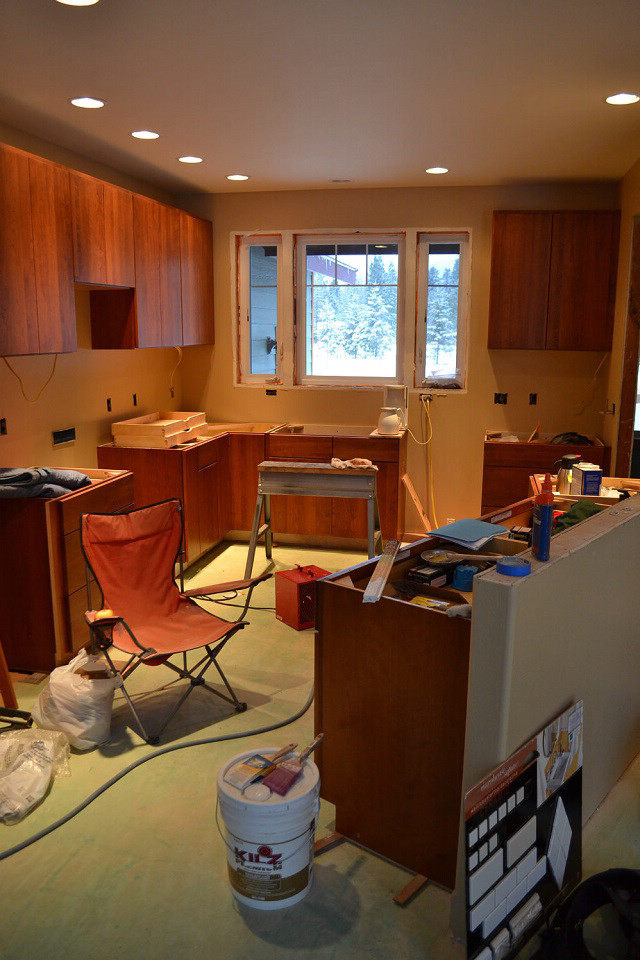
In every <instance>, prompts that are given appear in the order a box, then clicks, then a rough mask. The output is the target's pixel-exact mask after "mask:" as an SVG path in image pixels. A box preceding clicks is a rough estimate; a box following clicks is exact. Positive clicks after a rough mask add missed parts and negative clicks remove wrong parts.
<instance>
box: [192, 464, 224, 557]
mask: <svg viewBox="0 0 640 960" xmlns="http://www.w3.org/2000/svg"><path fill="white" fill-rule="evenodd" d="M221 472H222V468H221V464H220V463H210V464H209V465H208V466H207V467H203V468H202V469H201V470H198V476H197V511H198V538H199V553H201V554H202V553H206V551H207V550H210V549H211V548H212V547H214V546H215V545H216V543H219V541H220V540H221V539H222V533H221V526H220V505H219V494H220V490H219V486H220V485H219V482H218V481H219V478H220V474H221Z"/></svg>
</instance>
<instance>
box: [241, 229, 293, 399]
mask: <svg viewBox="0 0 640 960" xmlns="http://www.w3.org/2000/svg"><path fill="white" fill-rule="evenodd" d="M251 247H276V249H277V273H276V344H277V346H276V369H275V373H251V317H250V312H249V307H250V285H249V279H250V272H249V251H250V249H251ZM235 262H236V322H237V338H236V379H237V382H238V383H247V384H254V385H256V386H259V385H261V384H265V383H276V384H281V383H282V377H283V355H284V353H285V341H286V336H287V332H286V323H285V317H284V300H285V297H284V296H283V289H284V287H283V270H284V251H283V237H282V234H280V233H265V234H236V255H235Z"/></svg>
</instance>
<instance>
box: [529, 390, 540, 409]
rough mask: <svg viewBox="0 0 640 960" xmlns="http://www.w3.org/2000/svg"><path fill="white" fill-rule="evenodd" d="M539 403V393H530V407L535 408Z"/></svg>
mask: <svg viewBox="0 0 640 960" xmlns="http://www.w3.org/2000/svg"><path fill="white" fill-rule="evenodd" d="M537 402H538V394H537V393H530V394H529V406H531V407H535V405H536V403H537Z"/></svg>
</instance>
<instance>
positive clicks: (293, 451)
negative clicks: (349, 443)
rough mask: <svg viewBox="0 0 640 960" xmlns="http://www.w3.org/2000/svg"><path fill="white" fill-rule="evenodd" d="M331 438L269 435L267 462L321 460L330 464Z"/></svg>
mask: <svg viewBox="0 0 640 960" xmlns="http://www.w3.org/2000/svg"><path fill="white" fill-rule="evenodd" d="M332 449H333V446H332V440H331V437H292V436H280V435H279V434H273V433H269V434H267V460H281V459H287V460H299V461H300V462H301V463H303V462H304V461H305V460H307V459H309V460H319V461H325V462H326V463H329V462H330V460H331V457H332V456H333V453H332Z"/></svg>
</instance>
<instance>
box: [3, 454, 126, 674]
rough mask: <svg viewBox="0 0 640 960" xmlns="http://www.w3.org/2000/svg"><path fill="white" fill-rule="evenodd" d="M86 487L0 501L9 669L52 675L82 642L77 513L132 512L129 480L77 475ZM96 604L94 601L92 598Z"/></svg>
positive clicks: (122, 475) (83, 594) (83, 593)
mask: <svg viewBox="0 0 640 960" xmlns="http://www.w3.org/2000/svg"><path fill="white" fill-rule="evenodd" d="M80 469H81V472H83V473H86V474H87V475H88V476H89V477H90V479H91V480H92V481H93V482H92V485H91V486H90V487H83V488H82V489H81V490H76V491H74V492H73V493H68V494H64V496H61V497H58V498H56V499H54V500H41V499H33V500H28V499H18V500H0V525H1V526H2V530H3V534H4V537H5V543H6V544H11V547H10V548H8V547H7V549H5V550H3V551H1V552H0V595H1V598H2V602H1V606H2V622H1V625H0V638H1V640H2V646H3V648H4V652H5V655H6V658H7V662H8V664H9V668H10V669H11V670H17V671H24V672H33V671H45V672H48V671H50V670H53V668H54V667H55V666H58V665H59V664H61V663H64V662H65V661H67V660H69V659H70V657H71V656H72V655H73V654H74V653H75V652H76V651H77V650H79V649H80V647H81V646H83V645H84V644H85V643H86V642H87V640H88V631H87V626H86V623H85V620H84V612H85V610H87V607H88V605H87V589H86V574H85V563H84V557H83V555H82V548H81V545H80V518H81V516H82V514H83V513H94V512H95V513H112V512H113V513H115V512H118V511H120V510H125V509H128V508H130V507H132V506H133V477H132V476H131V474H130V473H127V472H124V471H117V472H113V471H105V470H93V469H91V470H83V469H82V468H80ZM92 601H93V602H94V604H96V605H97V604H99V602H100V594H99V591H98V590H97V588H96V590H95V592H94V593H93V595H92Z"/></svg>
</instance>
